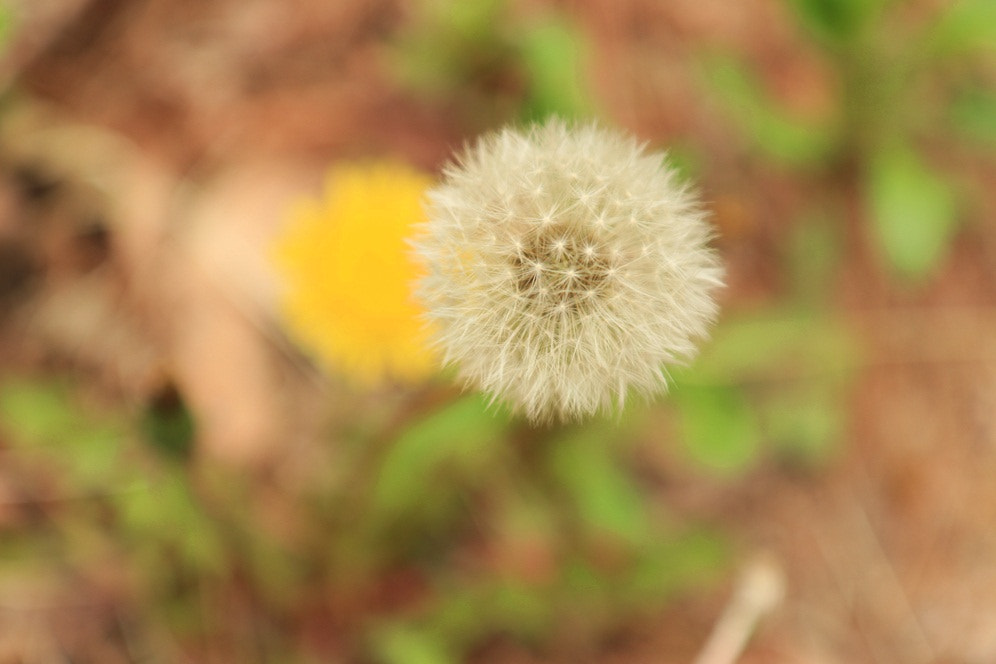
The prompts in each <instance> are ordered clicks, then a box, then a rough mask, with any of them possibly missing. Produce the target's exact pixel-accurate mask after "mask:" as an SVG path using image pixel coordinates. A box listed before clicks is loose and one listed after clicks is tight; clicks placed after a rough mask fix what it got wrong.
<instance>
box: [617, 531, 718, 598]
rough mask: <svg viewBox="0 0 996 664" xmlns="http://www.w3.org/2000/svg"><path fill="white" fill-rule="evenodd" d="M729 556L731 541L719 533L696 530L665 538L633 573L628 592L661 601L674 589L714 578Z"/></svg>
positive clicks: (633, 595) (638, 596) (693, 585)
mask: <svg viewBox="0 0 996 664" xmlns="http://www.w3.org/2000/svg"><path fill="white" fill-rule="evenodd" d="M728 560H729V551H728V545H727V543H726V542H725V541H724V540H723V539H722V538H721V537H720V536H719V535H718V534H716V533H712V532H708V531H704V530H694V531H690V532H686V533H680V534H676V535H673V536H671V537H668V538H663V539H661V540H660V541H659V542H657V543H656V544H655V545H654V546H653V547H652V548H651V549H650V550H649V551H648V552H647V555H645V556H644V557H643V558H642V559H641V560H640V561H639V563H638V564H637V565H636V566H635V568H634V569H633V571H632V572H631V573H630V574H629V576H628V578H627V579H626V583H625V586H626V587H625V590H626V594H627V595H629V597H630V598H631V599H632V600H634V601H637V602H640V603H647V602H657V603H661V602H662V601H664V600H666V599H667V597H668V596H669V595H670V594H671V593H674V592H677V591H680V590H682V589H684V588H689V587H697V586H701V584H703V583H706V582H708V581H710V580H712V578H713V577H715V576H716V575H717V573H718V572H719V571H721V570H722V569H723V568H724V566H725V565H726V564H727V563H728Z"/></svg>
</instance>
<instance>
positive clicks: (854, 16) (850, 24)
mask: <svg viewBox="0 0 996 664" xmlns="http://www.w3.org/2000/svg"><path fill="white" fill-rule="evenodd" d="M789 4H790V5H791V6H792V8H793V9H794V10H795V12H796V14H797V15H798V16H799V19H800V21H801V22H802V23H803V25H805V26H806V27H807V28H809V29H810V30H811V31H812V32H813V33H815V34H816V36H817V37H819V38H820V39H822V40H823V41H824V42H826V43H829V44H831V45H833V46H845V47H846V46H847V45H850V44H852V43H853V42H854V41H855V40H856V39H857V38H858V36H859V35H860V34H861V33H862V32H863V31H864V30H865V29H866V28H867V27H868V26H869V25H871V24H872V23H873V22H874V20H875V18H876V17H877V15H878V14H879V12H880V11H881V10H882V7H883V5H884V4H885V1H884V0H789Z"/></svg>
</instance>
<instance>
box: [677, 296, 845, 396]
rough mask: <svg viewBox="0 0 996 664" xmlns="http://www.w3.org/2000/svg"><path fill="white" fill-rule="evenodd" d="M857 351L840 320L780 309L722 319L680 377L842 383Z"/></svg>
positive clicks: (714, 380) (713, 380) (722, 381)
mask: <svg viewBox="0 0 996 664" xmlns="http://www.w3.org/2000/svg"><path fill="white" fill-rule="evenodd" d="M858 355H859V348H858V345H857V342H856V339H855V338H854V335H853V334H852V333H851V332H850V331H849V330H848V329H846V328H845V327H844V326H843V324H842V323H841V322H840V321H839V320H836V319H834V318H832V317H830V316H826V315H811V314H807V313H798V312H783V311H777V310H776V311H768V312H765V313H763V314H760V315H752V316H743V317H741V318H731V319H727V320H725V321H723V323H722V324H721V325H720V326H719V327H718V328H717V329H716V330H715V331H714V332H713V336H712V341H711V342H710V343H709V344H708V345H707V346H706V347H705V348H704V349H703V352H702V355H701V356H700V357H699V359H698V361H697V362H696V363H695V365H694V366H693V367H692V368H691V369H690V370H688V371H686V372H685V373H680V374H677V375H678V377H679V378H680V379H681V381H682V382H690V383H693V384H714V385H715V384H718V385H733V384H741V383H746V382H751V381H771V380H785V379H791V378H799V377H809V376H814V375H815V376H817V377H825V378H829V379H832V380H834V381H840V380H841V379H843V378H846V377H847V376H848V375H849V374H850V372H851V370H852V369H853V368H854V366H855V364H856V363H857V361H858Z"/></svg>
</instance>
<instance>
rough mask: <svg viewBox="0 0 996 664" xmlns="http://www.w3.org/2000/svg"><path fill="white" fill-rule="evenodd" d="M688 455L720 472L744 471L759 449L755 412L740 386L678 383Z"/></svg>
mask: <svg viewBox="0 0 996 664" xmlns="http://www.w3.org/2000/svg"><path fill="white" fill-rule="evenodd" d="M674 400H675V403H677V405H678V412H679V420H680V422H681V432H682V443H683V444H684V447H685V449H686V450H687V452H688V454H689V456H691V458H692V459H694V460H695V461H696V462H698V463H700V464H701V465H703V466H704V467H706V468H708V469H710V470H712V471H715V472H717V473H719V474H721V475H735V474H738V473H742V472H744V471H746V470H748V469H749V468H750V467H751V465H753V463H754V462H755V461H756V459H757V457H758V452H759V451H760V448H761V432H760V426H759V422H758V420H757V416H756V414H755V412H754V411H753V410H752V409H751V408H750V407H749V406H748V403H747V400H746V398H745V397H744V395H743V393H742V392H741V390H740V389H738V388H734V387H726V386H718V387H704V386H693V385H681V386H678V387H677V388H676V389H675V390H674Z"/></svg>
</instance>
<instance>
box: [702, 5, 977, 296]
mask: <svg viewBox="0 0 996 664" xmlns="http://www.w3.org/2000/svg"><path fill="white" fill-rule="evenodd" d="M786 4H787V6H788V7H789V8H790V9H791V11H792V12H793V13H794V15H795V16H796V18H797V19H798V22H799V23H800V25H801V26H802V27H803V29H804V30H805V31H806V32H807V33H808V34H810V35H811V36H812V37H813V38H814V44H815V45H816V46H817V48H818V49H819V51H820V52H821V53H822V55H823V57H824V59H825V61H826V62H827V63H828V64H829V65H830V66H831V67H832V69H833V82H834V83H835V84H836V85H838V87H839V89H838V90H837V94H836V95H835V101H836V106H835V107H834V108H833V110H832V113H831V114H830V115H828V116H826V117H799V116H798V115H796V114H793V113H791V112H789V111H788V110H787V109H785V108H783V106H782V105H781V104H780V103H779V102H777V101H776V100H775V99H773V98H772V97H771V95H769V94H768V93H767V92H766V91H765V90H764V88H763V86H762V85H761V83H760V81H759V79H758V77H757V76H755V75H753V74H752V73H751V72H750V69H749V67H748V66H747V65H746V64H745V63H744V62H743V61H742V60H741V59H740V58H739V57H737V56H730V55H726V56H713V57H710V58H708V59H707V60H706V66H705V69H704V75H705V77H706V79H707V80H708V81H709V83H710V85H711V86H712V87H713V88H714V89H715V90H716V92H717V94H718V96H719V98H720V99H721V100H722V102H723V103H724V105H725V106H726V107H727V109H728V112H729V114H730V115H731V117H732V119H733V120H734V121H735V122H736V123H737V125H738V126H739V127H740V128H741V130H742V132H743V134H744V136H745V137H746V138H747V139H748V140H749V141H750V142H751V143H752V144H753V145H754V146H755V147H756V149H757V151H758V153H759V154H761V155H763V156H765V157H767V158H769V159H770V160H771V161H772V162H774V163H776V164H781V165H783V166H788V167H790V168H796V169H800V168H801V169H804V170H806V171H810V172H815V173H816V174H818V175H820V176H822V177H823V178H824V184H825V185H826V186H824V187H822V191H824V192H828V194H829V197H830V198H832V197H833V195H834V194H833V192H838V193H839V196H840V197H843V196H844V195H845V194H843V193H840V192H843V191H846V190H847V189H848V187H849V186H850V185H851V184H854V185H856V188H857V189H858V191H859V192H860V194H861V195H862V197H863V199H864V202H863V205H864V210H865V217H866V219H867V222H868V229H869V233H868V236H869V238H870V240H871V241H872V242H873V243H874V244H875V245H876V246H877V248H878V253H879V255H880V256H881V257H882V258H883V261H884V263H885V264H886V265H887V266H888V267H889V268H890V269H891V270H892V272H893V273H894V274H895V275H896V276H897V277H898V278H899V279H901V280H902V281H903V282H904V283H906V284H910V285H918V284H922V283H924V282H925V281H926V280H927V279H929V278H930V277H931V276H933V275H934V274H936V272H937V270H938V269H939V267H940V266H941V264H942V263H943V261H944V259H945V257H946V256H947V253H948V250H949V248H950V245H951V242H952V240H953V238H954V236H955V233H956V231H957V229H958V221H959V218H960V216H961V210H962V208H963V207H964V205H963V203H962V202H961V199H960V197H958V196H956V195H955V190H956V189H957V187H956V185H955V184H954V182H953V176H952V175H951V174H949V173H945V172H944V170H943V169H942V168H940V167H933V166H930V164H931V163H932V162H933V161H936V160H933V159H932V158H931V150H930V149H928V146H930V145H931V143H932V142H934V143H936V142H937V141H938V140H945V139H950V136H949V134H951V133H959V132H960V133H962V134H964V135H966V136H967V137H970V140H971V139H978V138H982V139H983V140H989V141H991V140H992V139H991V137H992V136H993V134H994V129H993V127H994V120H993V119H992V118H993V117H996V113H994V111H996V104H994V102H993V99H992V94H991V93H990V92H989V91H988V90H989V88H988V86H987V83H986V78H985V74H984V73H983V70H984V67H983V63H984V62H985V61H987V60H990V61H991V57H992V55H993V51H994V49H996V47H994V45H996V4H994V3H993V2H991V0H962V1H959V2H955V3H951V4H949V5H946V6H944V7H942V8H939V9H938V10H936V15H934V16H930V17H929V18H927V19H923V20H920V21H915V20H912V19H911V18H910V16H909V15H908V13H906V12H904V8H905V7H904V3H901V2H895V1H892V0H786ZM986 137H989V138H988V139H987V138H986ZM841 203H842V202H841V201H840V200H837V201H834V200H827V199H824V200H820V201H815V204H816V205H817V206H820V207H823V208H827V207H830V208H833V207H837V208H842V207H843V205H842V204H841Z"/></svg>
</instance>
